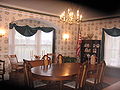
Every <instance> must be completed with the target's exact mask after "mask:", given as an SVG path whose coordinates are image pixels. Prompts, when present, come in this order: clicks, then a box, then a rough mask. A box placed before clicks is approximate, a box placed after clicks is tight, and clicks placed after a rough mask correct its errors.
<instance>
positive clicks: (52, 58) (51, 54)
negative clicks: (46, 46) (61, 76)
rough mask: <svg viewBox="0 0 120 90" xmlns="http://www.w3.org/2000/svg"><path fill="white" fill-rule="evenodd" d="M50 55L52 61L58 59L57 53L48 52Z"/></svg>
mask: <svg viewBox="0 0 120 90" xmlns="http://www.w3.org/2000/svg"><path fill="white" fill-rule="evenodd" d="M47 55H48V57H50V58H51V63H54V62H55V60H56V54H54V53H47Z"/></svg>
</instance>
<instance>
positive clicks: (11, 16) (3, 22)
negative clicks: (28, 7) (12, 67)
mask: <svg viewBox="0 0 120 90" xmlns="http://www.w3.org/2000/svg"><path fill="white" fill-rule="evenodd" d="M27 18H35V19H38V20H39V19H41V20H46V22H50V23H52V24H51V26H52V27H55V26H56V27H57V28H56V39H55V40H56V48H55V52H56V53H57V54H58V53H61V54H63V56H71V57H75V52H76V42H77V37H78V26H77V25H75V24H73V25H70V24H67V23H62V22H61V21H59V18H57V17H53V16H47V15H41V14H34V13H30V12H25V11H19V10H14V9H10V8H4V7H0V29H4V30H5V31H6V34H5V36H4V37H1V38H0V59H3V60H6V65H7V67H9V66H8V65H9V64H8V63H9V60H8V59H7V56H6V55H8V52H9V42H8V41H9V38H8V37H9V23H11V22H14V21H16V20H21V19H27ZM30 23H31V24H33V26H35V25H36V24H35V23H37V24H39V23H40V22H36V21H30ZM21 24H22V23H21ZM80 26H81V27H80V30H81V35H82V39H92V40H101V32H102V28H112V27H117V28H120V18H112V19H102V20H94V21H84V22H82V23H81V25H80ZM64 33H68V34H69V36H70V38H69V39H68V40H63V38H62V35H63V34H64Z"/></svg>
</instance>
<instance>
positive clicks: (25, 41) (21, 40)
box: [15, 31, 35, 44]
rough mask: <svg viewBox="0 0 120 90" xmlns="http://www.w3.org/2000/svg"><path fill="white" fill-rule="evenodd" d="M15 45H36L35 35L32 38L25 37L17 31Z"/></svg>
mask: <svg viewBox="0 0 120 90" xmlns="http://www.w3.org/2000/svg"><path fill="white" fill-rule="evenodd" d="M15 43H16V44H35V35H33V36H31V37H25V36H23V35H21V34H19V33H18V32H17V31H16V33H15Z"/></svg>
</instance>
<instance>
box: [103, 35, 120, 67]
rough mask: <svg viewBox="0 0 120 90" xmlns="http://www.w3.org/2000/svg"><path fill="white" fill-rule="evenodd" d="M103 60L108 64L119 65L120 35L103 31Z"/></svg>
mask: <svg viewBox="0 0 120 90" xmlns="http://www.w3.org/2000/svg"><path fill="white" fill-rule="evenodd" d="M105 61H106V64H107V65H108V66H112V67H120V36H119V37H112V36H110V35H108V34H107V33H105Z"/></svg>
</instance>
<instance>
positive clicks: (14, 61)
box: [8, 54, 18, 70]
mask: <svg viewBox="0 0 120 90" xmlns="http://www.w3.org/2000/svg"><path fill="white" fill-rule="evenodd" d="M8 59H9V61H10V64H11V68H12V70H16V68H18V58H17V56H16V55H15V54H14V55H8Z"/></svg>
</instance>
